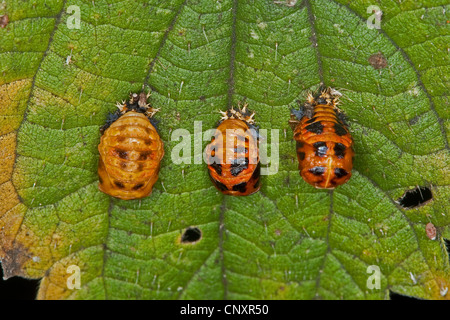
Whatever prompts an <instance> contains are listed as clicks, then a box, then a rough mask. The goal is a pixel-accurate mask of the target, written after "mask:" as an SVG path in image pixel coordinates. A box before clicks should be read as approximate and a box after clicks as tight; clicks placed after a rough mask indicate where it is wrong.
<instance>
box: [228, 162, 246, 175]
mask: <svg viewBox="0 0 450 320" xmlns="http://www.w3.org/2000/svg"><path fill="white" fill-rule="evenodd" d="M248 164H249V159H248V158H242V157H241V158H238V159H234V160H233V161H232V163H231V168H230V173H231V174H232V175H233V176H235V177H236V176H237V175H238V174H239V173H241V172H242V171H243V170H245V169H247V168H248Z"/></svg>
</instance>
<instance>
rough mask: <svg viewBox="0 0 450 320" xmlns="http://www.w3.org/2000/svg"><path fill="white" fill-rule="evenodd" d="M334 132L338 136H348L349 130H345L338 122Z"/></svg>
mask: <svg viewBox="0 0 450 320" xmlns="http://www.w3.org/2000/svg"><path fill="white" fill-rule="evenodd" d="M334 131H335V132H336V134H337V135H338V136H343V135H346V134H347V130H345V128H344V127H343V126H341V125H340V124H339V123H337V122H336V123H335V124H334Z"/></svg>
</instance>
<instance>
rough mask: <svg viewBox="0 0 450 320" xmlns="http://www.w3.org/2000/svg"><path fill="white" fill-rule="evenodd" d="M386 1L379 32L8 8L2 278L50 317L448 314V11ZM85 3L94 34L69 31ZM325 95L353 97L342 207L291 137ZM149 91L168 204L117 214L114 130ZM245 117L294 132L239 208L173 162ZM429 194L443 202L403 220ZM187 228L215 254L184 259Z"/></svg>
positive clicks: (324, 11)
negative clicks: (306, 311)
mask: <svg viewBox="0 0 450 320" xmlns="http://www.w3.org/2000/svg"><path fill="white" fill-rule="evenodd" d="M378 3H379V4H378V5H379V7H380V9H381V10H382V11H383V16H382V21H381V29H379V30H378V29H369V28H368V27H367V22H366V21H367V19H368V18H369V17H370V16H371V15H372V14H373V13H372V12H369V13H367V8H368V7H369V6H370V5H371V3H370V1H364V0H361V1H344V0H334V1H331V0H316V1H307V0H304V1H297V2H296V1H286V2H285V3H284V2H283V1H281V3H279V1H269V0H264V1H251V0H247V1H246V0H239V1H238V0H233V1H231V0H223V1H216V2H212V1H203V0H195V1H194V0H172V1H164V2H161V1H155V0H154V1H147V2H142V1H120V2H114V1H111V2H108V3H106V2H92V1H71V2H70V3H69V2H67V1H51V0H47V1H35V2H33V3H27V4H24V3H23V2H21V1H7V2H6V4H3V7H1V8H0V9H1V11H0V14H7V15H8V17H9V24H8V25H7V26H6V27H5V28H1V29H0V38H1V39H2V41H1V42H0V135H1V136H0V146H1V149H0V150H1V152H0V168H1V169H0V170H1V171H0V190H1V191H2V192H1V194H2V198H1V200H0V258H1V260H2V265H3V269H4V273H5V276H6V277H11V276H15V275H19V276H24V277H28V278H41V277H43V280H42V282H41V286H40V290H39V293H38V298H40V299H60V298H76V299H105V298H106V299H314V298H322V299H385V298H389V292H390V291H393V292H396V293H401V294H405V295H410V296H415V297H420V298H428V299H441V298H449V296H450V293H447V292H446V291H445V288H448V287H449V286H450V283H449V282H450V272H449V271H450V266H449V258H448V253H447V251H446V249H445V242H444V238H447V239H448V238H449V237H450V231H449V225H450V210H449V206H448V202H449V199H450V154H449V142H448V139H449V138H448V135H449V131H450V112H449V110H450V99H449V92H450V91H449V89H450V76H449V75H450V56H449V55H448V50H449V49H448V44H449V43H450V41H449V40H450V28H449V22H448V21H449V20H450V13H449V12H450V2H449V1H448V0H445V1H443V0H438V1H436V0H434V1H426V0H423V1H402V2H401V3H397V2H392V1H383V0H382V1H379V2H378ZM291 4H294V5H291ZM72 5H75V6H78V7H79V9H80V15H81V25H80V29H70V28H69V27H68V22H69V21H70V19H71V17H73V14H74V13H73V11H71V10H69V11H68V8H69V6H72ZM68 57H69V58H68ZM320 82H323V83H325V84H326V85H329V86H332V87H334V88H338V89H339V90H340V91H341V93H342V94H343V97H342V99H341V100H342V103H341V104H340V108H341V109H342V110H343V111H344V112H345V113H346V114H347V117H348V122H349V124H350V128H351V132H352V135H353V138H354V141H355V147H354V148H355V152H356V157H355V163H354V169H353V176H352V178H351V180H350V181H349V182H348V183H347V184H345V185H343V186H340V187H338V188H337V189H335V190H334V191H329V190H317V189H314V188H313V187H311V186H310V185H308V184H307V183H305V182H304V181H303V180H302V179H301V177H300V176H299V173H298V169H297V166H298V163H297V159H296V154H295V143H294V142H293V139H292V131H291V130H290V128H289V126H288V119H289V115H290V109H291V108H293V107H297V103H296V101H297V100H299V101H304V100H305V97H306V94H307V92H308V91H309V90H311V89H315V88H317V87H318V85H319V83H320ZM143 85H145V86H148V87H150V88H151V90H152V95H151V98H150V102H151V103H152V105H153V106H155V107H158V108H161V111H160V112H159V113H158V114H157V115H156V118H157V119H158V120H159V121H160V122H159V124H158V129H159V132H160V135H161V138H162V139H163V141H164V142H165V153H166V156H165V157H164V159H163V161H162V167H161V172H160V178H159V180H158V182H157V183H156V185H155V188H154V191H153V194H152V195H151V196H150V197H148V198H145V199H142V200H131V201H121V200H117V199H113V198H111V197H109V196H107V195H105V194H103V193H101V192H100V191H99V190H98V188H97V183H98V177H97V163H98V151H97V145H98V143H99V139H100V133H99V127H100V126H102V125H103V124H104V123H105V120H106V115H107V113H108V112H109V111H113V110H114V108H115V107H114V105H115V103H116V101H121V100H124V99H126V98H127V97H128V94H129V92H130V91H132V92H139V91H140V90H141V88H142V86H143ZM242 102H247V103H248V104H249V108H250V109H251V110H253V111H255V112H256V117H255V118H256V121H257V124H258V126H259V127H260V128H262V129H268V130H269V132H270V129H274V130H276V131H277V132H279V145H278V146H277V147H279V159H280V161H279V167H278V172H277V173H276V174H273V175H268V176H263V177H262V181H261V182H262V188H261V191H260V192H258V193H256V194H254V195H252V196H248V197H229V196H223V195H222V194H220V192H218V191H217V190H216V189H215V188H214V187H213V185H212V184H211V182H210V180H209V177H208V174H207V168H206V164H205V163H202V164H196V163H194V157H193V155H185V156H184V157H185V158H187V160H188V159H189V158H190V160H191V161H190V164H189V163H182V164H175V163H173V161H172V159H171V152H172V150H173V148H174V147H175V146H176V145H177V144H178V143H180V141H179V140H177V138H178V137H173V136H172V133H173V132H174V130H176V129H180V128H183V129H187V130H188V131H189V132H190V133H191V136H190V137H191V143H192V150H194V148H195V146H194V139H195V138H197V139H198V138H199V137H200V136H199V135H198V134H195V131H194V129H195V127H196V126H195V123H194V122H195V121H201V125H202V131H206V130H207V129H210V128H213V127H214V126H215V125H216V124H217V122H218V120H219V118H220V115H219V114H218V112H217V111H218V110H225V108H227V107H230V106H232V105H237V104H238V103H242ZM200 138H201V137H200ZM268 138H269V141H270V138H271V136H269V137H268ZM206 144H207V141H202V148H204V147H205V146H206ZM272 151H274V149H273V148H270V150H269V154H270V152H272ZM416 186H423V187H428V188H430V189H431V191H432V194H433V199H432V200H431V201H429V202H427V203H426V204H424V205H423V206H420V207H417V208H414V209H409V210H407V209H404V208H402V207H401V206H400V205H399V203H398V199H399V198H400V197H401V196H402V195H403V194H404V193H405V191H407V190H411V189H414V188H415V187H416ZM429 222H432V223H433V224H434V225H435V226H436V228H437V234H438V236H437V238H436V240H434V241H433V240H431V239H429V238H428V237H427V234H426V227H425V226H426V224H427V223H429ZM190 226H194V227H197V228H198V229H200V230H201V239H200V240H198V241H196V242H194V243H184V242H182V241H181V237H182V234H183V232H184V231H185V229H186V228H188V227H190ZM70 265H77V266H79V267H80V270H81V289H79V290H76V289H75V290H71V289H69V288H68V287H67V279H68V277H69V276H70V274H68V273H67V268H68V267H69V266H70ZM369 266H377V267H378V268H379V270H380V272H381V281H380V288H379V289H376V288H375V289H369V287H368V278H369V277H370V276H371V273H370V272H368V267H369Z"/></svg>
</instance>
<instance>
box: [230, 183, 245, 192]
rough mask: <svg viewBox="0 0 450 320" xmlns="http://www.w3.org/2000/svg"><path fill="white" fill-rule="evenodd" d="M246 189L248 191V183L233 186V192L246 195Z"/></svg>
mask: <svg viewBox="0 0 450 320" xmlns="http://www.w3.org/2000/svg"><path fill="white" fill-rule="evenodd" d="M246 189H247V183H246V182H241V183H238V184H235V185H234V186H233V191H239V192H241V193H244V192H245V190H246Z"/></svg>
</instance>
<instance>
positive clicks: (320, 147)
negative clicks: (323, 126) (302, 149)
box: [313, 141, 328, 157]
mask: <svg viewBox="0 0 450 320" xmlns="http://www.w3.org/2000/svg"><path fill="white" fill-rule="evenodd" d="M313 147H314V149H315V153H316V156H318V157H325V156H326V155H327V152H328V147H327V143H326V142H324V141H318V142H316V143H314V144H313Z"/></svg>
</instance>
